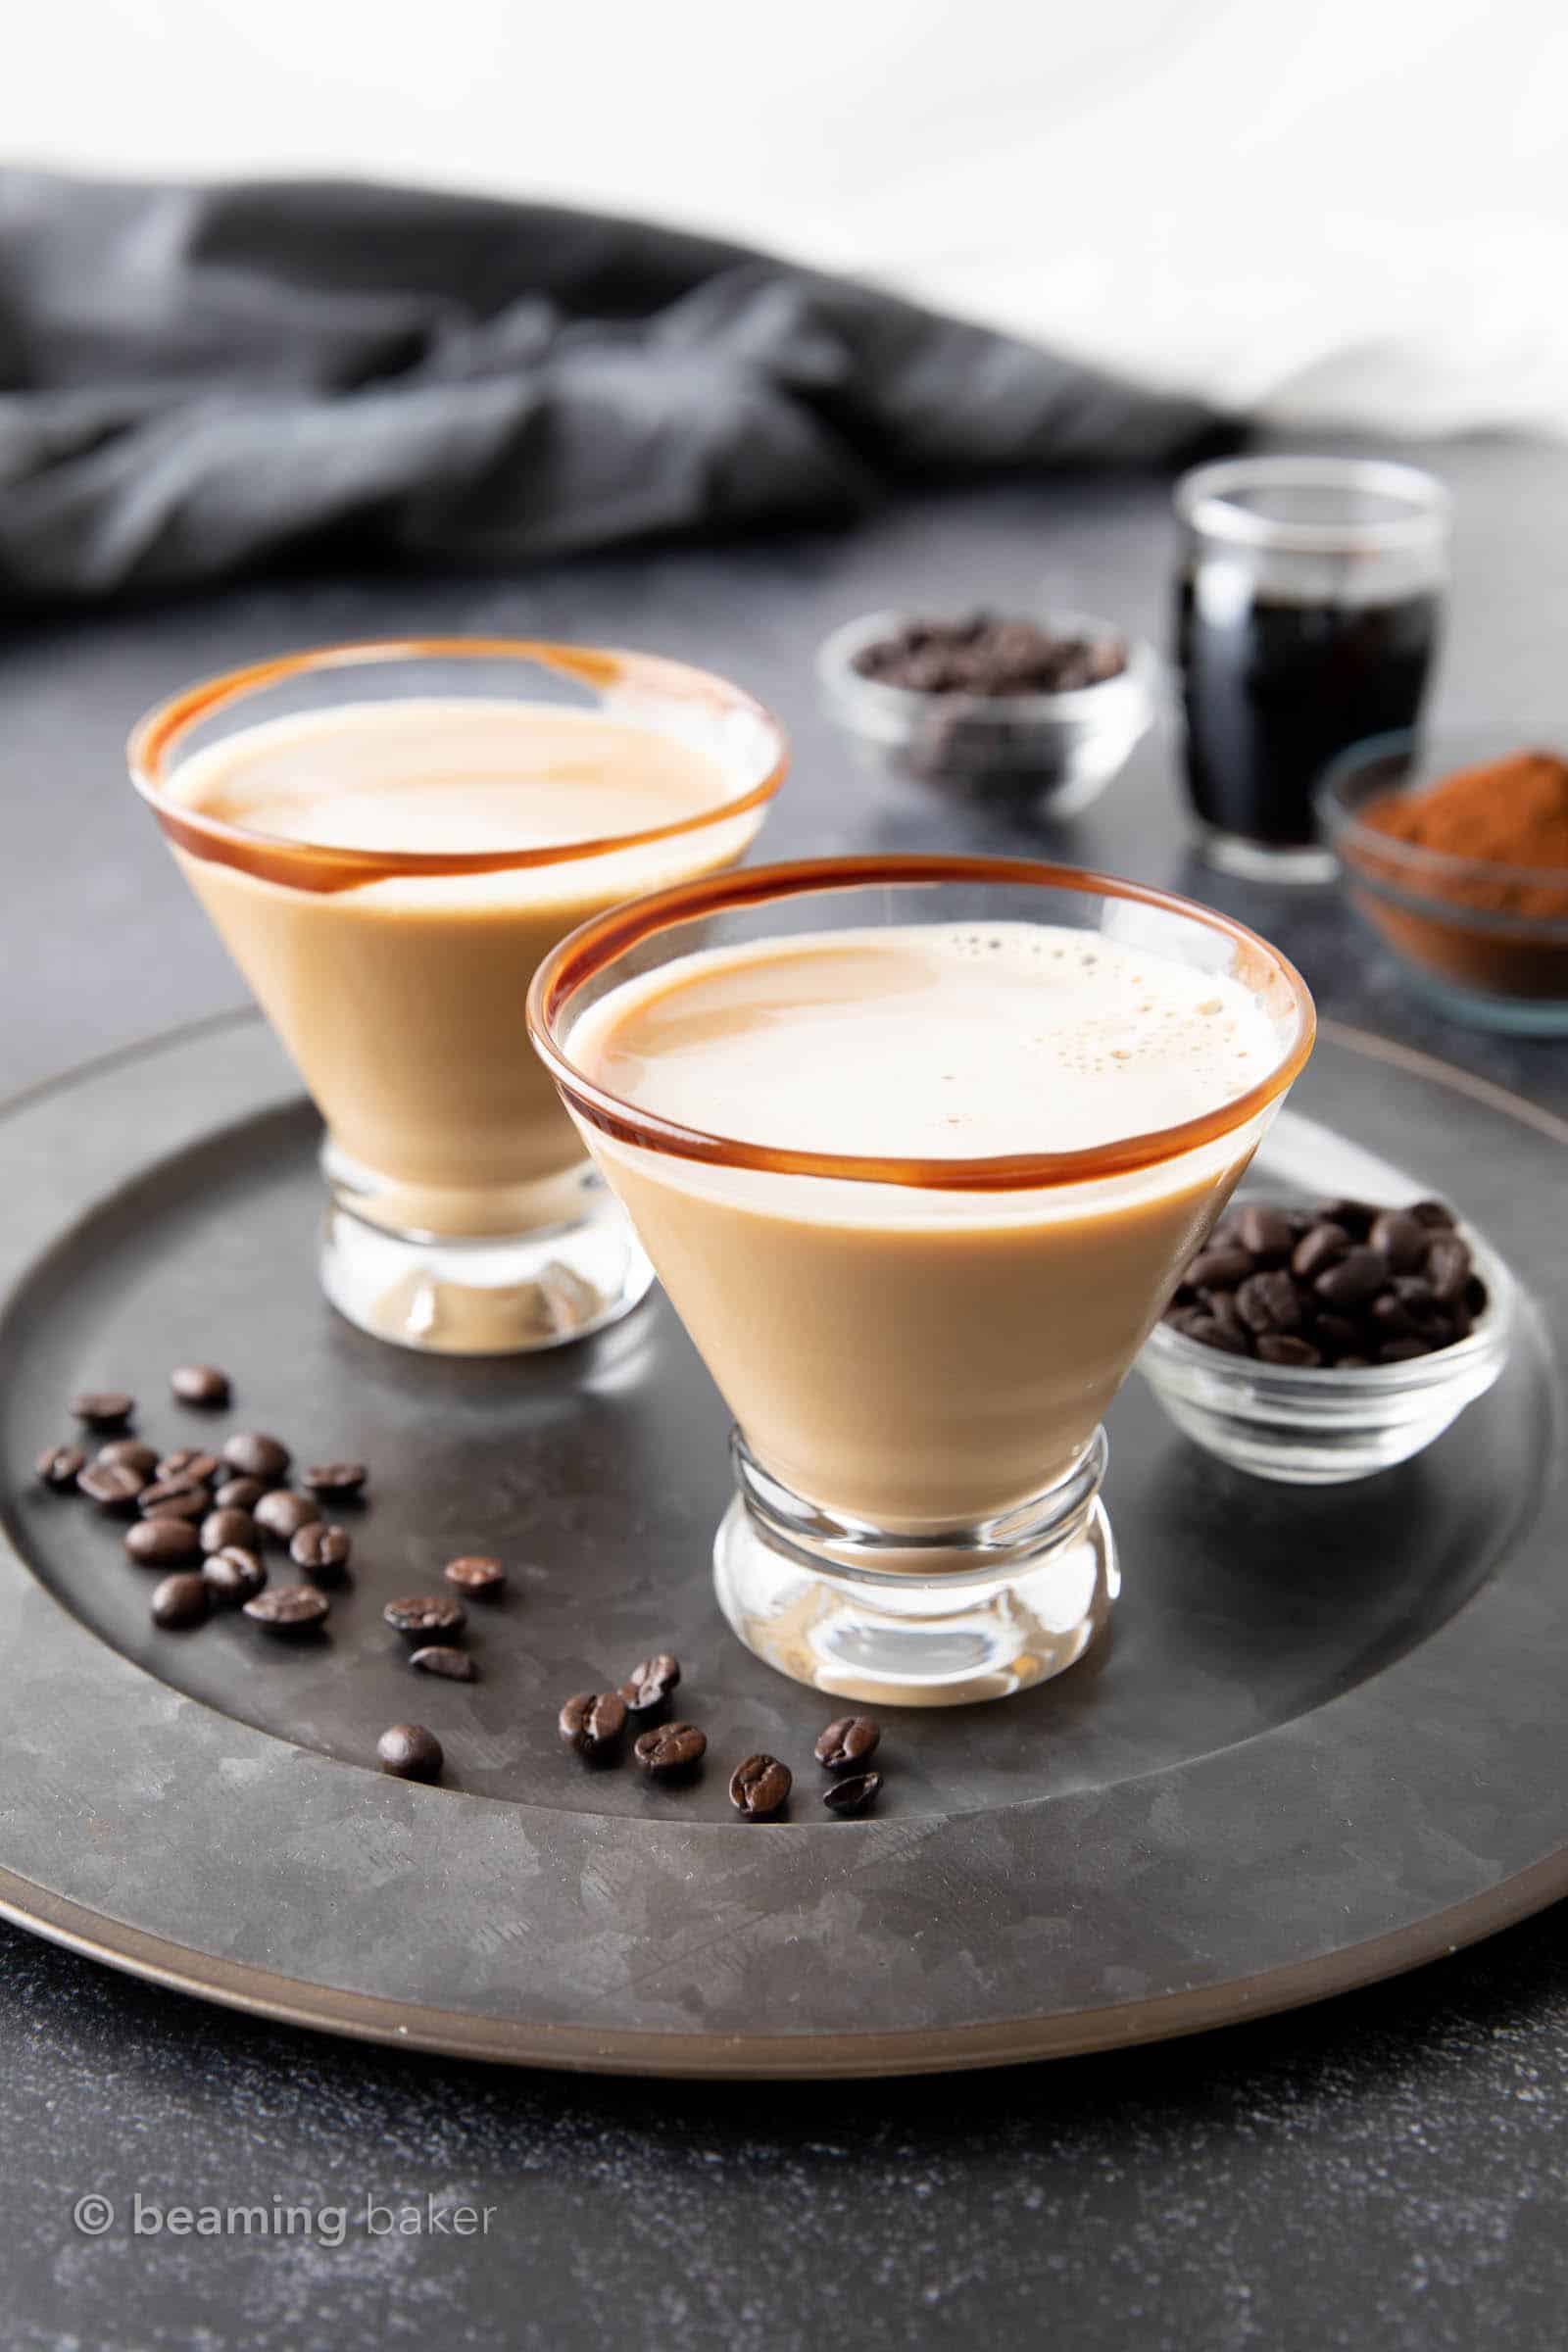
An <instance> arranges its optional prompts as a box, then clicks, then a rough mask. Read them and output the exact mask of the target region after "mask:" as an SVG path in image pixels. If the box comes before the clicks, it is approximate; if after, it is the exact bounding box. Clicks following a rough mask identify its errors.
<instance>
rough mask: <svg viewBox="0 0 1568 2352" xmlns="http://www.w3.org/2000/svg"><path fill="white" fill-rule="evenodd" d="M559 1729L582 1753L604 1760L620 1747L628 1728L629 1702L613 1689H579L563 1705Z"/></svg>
mask: <svg viewBox="0 0 1568 2352" xmlns="http://www.w3.org/2000/svg"><path fill="white" fill-rule="evenodd" d="M557 1729H558V1730H559V1732H560V1734H561V1737H562V1739H563V1740H564V1741H565V1743H566V1745H567V1746H568V1747H569V1748H573V1749H574V1750H575V1751H576V1753H577V1754H578V1755H579V1756H586V1757H587V1758H588V1760H589V1762H590V1763H602V1762H604V1761H605V1759H606V1758H607V1757H610V1756H613V1754H614V1753H615V1752H616V1750H617V1749H618V1748H619V1746H620V1742H621V1740H622V1738H623V1737H624V1734H625V1730H626V1708H625V1704H624V1702H623V1700H622V1699H621V1698H620V1697H619V1695H618V1694H617V1693H616V1692H615V1691H578V1692H577V1694H576V1696H575V1697H574V1698H568V1699H567V1701H566V1703H565V1705H564V1707H563V1708H562V1710H561V1714H560V1716H559V1717H558V1719H557Z"/></svg>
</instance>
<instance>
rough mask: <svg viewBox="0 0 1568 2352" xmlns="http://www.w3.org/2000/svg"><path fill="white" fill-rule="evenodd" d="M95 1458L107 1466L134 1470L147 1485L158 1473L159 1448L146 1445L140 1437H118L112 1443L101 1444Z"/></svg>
mask: <svg viewBox="0 0 1568 2352" xmlns="http://www.w3.org/2000/svg"><path fill="white" fill-rule="evenodd" d="M93 1460H94V1461H95V1462H101V1463H103V1464H104V1465H105V1467H106V1468H120V1469H123V1470H134V1471H136V1472H137V1473H138V1474H139V1476H140V1478H141V1482H142V1484H143V1486H145V1485H146V1484H147V1482H148V1481H149V1480H150V1479H151V1478H153V1477H155V1476H156V1474H157V1470H158V1449H157V1447H156V1446H144V1445H143V1444H142V1442H141V1440H140V1439H139V1438H116V1439H115V1440H114V1441H113V1442H112V1443H111V1444H110V1445H108V1446H99V1448H98V1450H97V1452H96V1453H95V1454H94V1455H93Z"/></svg>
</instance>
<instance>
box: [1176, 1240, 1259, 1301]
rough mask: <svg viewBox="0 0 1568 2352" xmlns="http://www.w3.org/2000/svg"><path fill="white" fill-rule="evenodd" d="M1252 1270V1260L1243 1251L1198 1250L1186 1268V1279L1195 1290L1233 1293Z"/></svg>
mask: <svg viewBox="0 0 1568 2352" xmlns="http://www.w3.org/2000/svg"><path fill="white" fill-rule="evenodd" d="M1252 1270H1253V1269H1252V1260H1251V1258H1250V1256H1249V1254H1248V1252H1247V1251H1246V1250H1229V1249H1226V1250H1214V1249H1208V1250H1200V1251H1199V1253H1198V1255H1197V1256H1196V1257H1195V1258H1194V1260H1193V1262H1192V1264H1191V1265H1190V1266H1189V1267H1188V1269H1187V1275H1186V1279H1187V1280H1188V1281H1189V1282H1190V1283H1191V1284H1192V1285H1193V1287H1194V1289H1195V1290H1200V1291H1234V1290H1235V1288H1236V1286H1237V1284H1238V1283H1239V1282H1245V1281H1246V1280H1247V1277H1248V1276H1249V1274H1250V1273H1251V1272H1252Z"/></svg>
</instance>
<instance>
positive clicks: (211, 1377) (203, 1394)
mask: <svg viewBox="0 0 1568 2352" xmlns="http://www.w3.org/2000/svg"><path fill="white" fill-rule="evenodd" d="M169 1385H170V1387H171V1388H172V1390H173V1392H174V1395H175V1396H176V1397H178V1398H179V1401H180V1403H181V1404H199V1405H202V1406H205V1407H209V1408H210V1409H211V1410H213V1411H214V1412H221V1410H222V1408H223V1406H224V1405H225V1404H227V1402H228V1399H229V1395H230V1391H229V1385H228V1374H227V1373H226V1372H220V1370H219V1369H218V1366H217V1365H216V1364H180V1365H179V1366H178V1367H177V1368H176V1369H175V1370H174V1371H172V1372H171V1374H170V1375H169Z"/></svg>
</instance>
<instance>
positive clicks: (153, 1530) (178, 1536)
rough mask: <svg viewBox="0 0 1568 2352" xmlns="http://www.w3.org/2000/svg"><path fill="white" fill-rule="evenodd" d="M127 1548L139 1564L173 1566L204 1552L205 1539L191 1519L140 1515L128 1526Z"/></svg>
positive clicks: (126, 1532) (152, 1566)
mask: <svg viewBox="0 0 1568 2352" xmlns="http://www.w3.org/2000/svg"><path fill="white" fill-rule="evenodd" d="M125 1549H126V1551H127V1552H128V1553H129V1555H130V1557H131V1558H132V1559H133V1560H134V1561H135V1563H136V1565H137V1567H138V1568H172V1567H175V1566H176V1565H177V1564H178V1563H179V1562H181V1561H184V1560H199V1559H200V1558H201V1556H202V1546H201V1539H200V1537H199V1536H198V1535H197V1533H196V1530H195V1529H194V1527H192V1525H191V1523H190V1521H189V1520H188V1519H138V1520H137V1522H136V1524H135V1526H134V1527H127V1528H126V1530H125Z"/></svg>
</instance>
